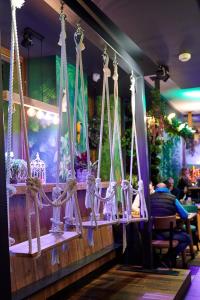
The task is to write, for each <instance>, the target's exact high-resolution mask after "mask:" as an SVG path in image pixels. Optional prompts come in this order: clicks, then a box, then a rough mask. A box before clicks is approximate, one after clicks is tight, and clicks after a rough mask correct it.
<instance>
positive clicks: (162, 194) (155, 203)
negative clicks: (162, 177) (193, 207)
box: [150, 183, 191, 266]
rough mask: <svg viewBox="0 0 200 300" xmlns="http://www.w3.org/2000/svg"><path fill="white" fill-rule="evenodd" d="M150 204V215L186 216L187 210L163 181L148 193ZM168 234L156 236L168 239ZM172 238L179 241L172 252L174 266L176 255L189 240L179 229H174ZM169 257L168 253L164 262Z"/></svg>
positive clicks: (183, 248) (167, 260)
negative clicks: (153, 191) (152, 191)
mask: <svg viewBox="0 0 200 300" xmlns="http://www.w3.org/2000/svg"><path fill="white" fill-rule="evenodd" d="M150 206H151V216H152V217H165V216H173V215H176V214H177V213H178V214H179V215H180V217H181V219H187V218H188V212H187V211H186V210H185V209H184V207H183V206H182V205H181V203H180V202H179V201H178V200H177V199H176V197H175V196H174V195H172V194H171V193H170V191H169V189H168V188H167V186H166V184H165V183H159V184H157V186H156V189H155V193H153V194H151V195H150ZM169 236H170V233H169V232H162V233H160V234H159V236H156V238H159V239H163V240H168V239H169ZM173 239H175V240H178V241H179V243H178V246H177V247H176V248H174V249H173V253H172V257H173V259H172V265H173V266H175V264H176V257H177V255H179V254H180V253H181V252H182V251H184V250H185V248H186V247H187V246H188V245H189V244H190V242H191V240H190V236H189V235H188V234H187V233H186V232H184V231H182V230H180V229H179V230H175V231H174V234H173ZM169 257H170V256H169V253H168V255H167V256H166V263H169Z"/></svg>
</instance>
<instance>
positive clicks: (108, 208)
mask: <svg viewBox="0 0 200 300" xmlns="http://www.w3.org/2000/svg"><path fill="white" fill-rule="evenodd" d="M106 198H108V200H107V201H106V202H105V204H104V208H103V214H104V215H105V217H106V219H107V220H109V221H111V220H115V219H116V214H117V207H116V203H117V202H116V182H114V181H113V182H110V185H109V187H108V188H107V191H106Z"/></svg>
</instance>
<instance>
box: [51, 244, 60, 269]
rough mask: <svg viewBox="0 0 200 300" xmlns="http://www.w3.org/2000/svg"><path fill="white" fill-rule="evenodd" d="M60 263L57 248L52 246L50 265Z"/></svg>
mask: <svg viewBox="0 0 200 300" xmlns="http://www.w3.org/2000/svg"><path fill="white" fill-rule="evenodd" d="M59 263H60V258H59V253H58V248H53V249H52V250H51V265H52V266H54V265H56V264H59Z"/></svg>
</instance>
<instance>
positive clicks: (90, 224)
mask: <svg viewBox="0 0 200 300" xmlns="http://www.w3.org/2000/svg"><path fill="white" fill-rule="evenodd" d="M118 223H119V222H118V221H117V220H116V221H106V220H100V221H97V226H96V224H95V222H94V221H93V222H91V221H84V222H82V226H83V228H97V227H103V226H108V225H114V224H118Z"/></svg>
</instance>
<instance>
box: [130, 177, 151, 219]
mask: <svg viewBox="0 0 200 300" xmlns="http://www.w3.org/2000/svg"><path fill="white" fill-rule="evenodd" d="M149 193H150V194H153V193H154V186H153V183H152V181H150V183H149ZM132 211H133V213H135V214H139V213H140V197H139V194H137V195H136V196H135V199H134V200H133V203H132Z"/></svg>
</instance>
